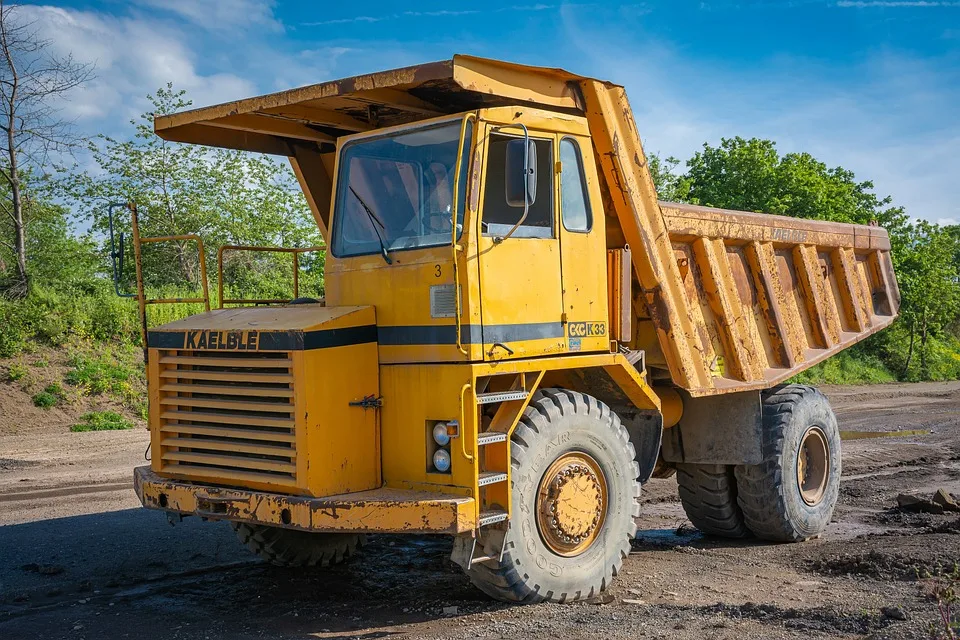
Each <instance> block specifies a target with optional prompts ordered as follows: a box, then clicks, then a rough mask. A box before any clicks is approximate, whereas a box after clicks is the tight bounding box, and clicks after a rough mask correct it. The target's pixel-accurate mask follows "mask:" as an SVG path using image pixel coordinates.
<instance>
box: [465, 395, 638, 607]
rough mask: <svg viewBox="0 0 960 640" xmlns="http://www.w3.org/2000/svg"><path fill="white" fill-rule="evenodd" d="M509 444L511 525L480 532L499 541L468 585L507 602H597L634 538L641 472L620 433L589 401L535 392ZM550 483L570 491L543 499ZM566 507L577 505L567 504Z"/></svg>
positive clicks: (606, 411)
mask: <svg viewBox="0 0 960 640" xmlns="http://www.w3.org/2000/svg"><path fill="white" fill-rule="evenodd" d="M511 442H512V446H511V447H510V458H511V459H510V463H511V470H512V487H511V491H512V494H513V513H512V517H511V521H510V525H509V527H508V528H507V529H506V531H503V530H502V529H501V530H487V529H484V530H482V531H483V534H484V535H485V536H502V537H503V544H502V547H503V553H502V555H501V556H500V559H499V560H487V561H484V562H479V563H477V564H474V565H473V566H472V567H471V568H470V569H468V570H467V575H468V576H469V577H470V581H471V582H473V584H474V585H476V586H477V587H478V588H479V589H481V590H482V591H483V592H484V593H486V594H487V595H489V596H492V597H493V598H496V599H497V600H503V601H506V602H544V601H548V602H572V601H575V600H581V599H584V598H590V597H593V596H595V595H597V594H598V593H600V592H601V591H603V590H604V589H606V588H607V587H608V586H609V585H610V582H611V580H612V579H613V577H614V576H616V575H617V572H618V571H619V570H620V566H621V565H622V563H623V559H624V558H626V557H627V554H628V553H629V552H630V541H631V540H632V539H633V537H634V535H635V534H636V532H637V525H636V523H635V522H634V518H635V517H636V516H638V515H639V513H640V506H639V504H638V503H637V498H639V497H640V483H639V482H637V477H638V476H639V475H640V467H639V466H638V464H637V462H636V461H635V460H634V457H635V456H636V452H635V450H634V447H633V444H632V443H631V442H630V437H629V435H628V433H627V430H626V428H624V426H623V425H622V424H621V423H620V418H619V417H618V416H617V415H616V414H615V413H613V412H612V411H611V410H610V408H609V407H608V406H607V405H605V404H603V403H602V402H600V401H598V400H597V399H596V398H593V397H591V396H588V395H585V394H582V393H575V392H572V391H566V390H563V389H543V390H541V391H538V392H537V393H536V394H534V396H533V398H532V399H531V401H530V405H529V406H528V407H527V409H526V411H524V414H523V416H521V418H520V423H519V424H518V425H517V428H516V431H514V433H513V437H512V440H511ZM567 460H570V461H571V462H570V463H569V466H567V467H566V468H565V467H564V466H563V465H564V461H567ZM558 465H559V466H558ZM578 465H579V466H578ZM587 467H592V469H593V472H592V475H591V472H590V471H587ZM565 470H566V471H565ZM565 473H566V475H565ZM554 479H557V480H556V482H557V483H559V486H561V487H563V490H564V491H569V492H570V493H569V494H567V493H552V491H553V490H554V489H555V487H556V486H558V485H557V484H556V483H554ZM567 482H569V483H570V484H565V483H567ZM545 487H546V488H547V489H548V490H546V491H545ZM561 496H564V497H572V498H573V500H571V501H570V502H564V501H562V500H561ZM584 496H590V497H591V498H590V499H586V498H584ZM574 501H576V502H577V505H576V506H574V507H570V506H567V505H568V504H571V503H572V502H574ZM603 504H605V509H604V508H603V507H601V506H600V505H603ZM551 507H555V510H551ZM594 509H596V510H595V511H594ZM544 513H546V514H548V515H547V516H544ZM551 513H553V514H555V516H554V518H553V519H552V520H551V518H550V516H549V514H551ZM587 513H589V514H591V515H590V516H581V514H587ZM578 518H579V520H578ZM591 523H592V524H591ZM578 527H579V528H578ZM565 537H566V539H564V538H565ZM578 541H579V542H578ZM564 544H569V545H570V548H569V549H567V550H565V549H564V548H563V545H564Z"/></svg>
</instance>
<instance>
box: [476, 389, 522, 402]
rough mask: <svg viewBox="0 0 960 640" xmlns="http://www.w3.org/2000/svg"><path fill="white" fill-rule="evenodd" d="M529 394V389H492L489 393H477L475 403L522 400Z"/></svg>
mask: <svg viewBox="0 0 960 640" xmlns="http://www.w3.org/2000/svg"><path fill="white" fill-rule="evenodd" d="M529 395H530V392H529V391H522V390H521V391H494V392H491V393H478V394H477V404H493V403H494V402H507V401H508V400H523V399H524V398H526V397H527V396H529Z"/></svg>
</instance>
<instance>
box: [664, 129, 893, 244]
mask: <svg viewBox="0 0 960 640" xmlns="http://www.w3.org/2000/svg"><path fill="white" fill-rule="evenodd" d="M678 181H679V182H681V183H683V184H684V185H685V187H686V192H685V193H683V194H682V196H683V197H684V200H685V201H687V202H691V203H693V204H702V205H706V206H710V207H722V208H727V209H737V210H741V211H757V212H762V213H775V214H779V215H787V216H794V217H797V218H809V219H812V220H833V221H835V222H852V223H855V224H869V223H871V222H876V223H879V224H881V225H882V226H884V227H886V228H887V229H888V230H893V231H897V232H898V231H900V230H901V229H903V228H904V225H906V224H907V222H908V220H907V217H906V214H905V213H904V211H903V209H902V208H900V207H893V206H891V203H892V200H891V198H890V197H889V196H888V197H885V198H879V197H878V196H877V195H876V194H875V193H874V192H873V188H874V186H873V183H872V182H870V181H861V182H858V181H857V180H856V178H855V176H854V174H853V172H852V171H848V170H846V169H844V168H843V167H835V168H832V169H831V168H829V167H827V165H826V164H824V163H823V162H820V161H819V160H817V159H816V158H814V157H813V156H811V155H810V154H808V153H788V154H786V155H784V156H781V155H780V154H779V152H778V151H777V147H776V143H775V142H773V141H771V140H760V139H757V138H751V139H749V140H746V139H744V138H740V137H736V138H723V139H721V141H720V145H719V146H717V147H714V146H711V145H709V144H706V143H704V145H703V149H702V150H700V151H698V152H697V153H695V154H694V155H693V157H692V158H691V159H690V160H688V161H687V171H686V173H685V174H684V175H683V176H681V177H680V178H678Z"/></svg>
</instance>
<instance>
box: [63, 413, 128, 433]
mask: <svg viewBox="0 0 960 640" xmlns="http://www.w3.org/2000/svg"><path fill="white" fill-rule="evenodd" d="M80 420H81V422H80V423H79V424H75V425H73V426H72V427H70V431H73V432H74V433H78V432H81V431H122V430H124V429H133V423H132V422H130V421H129V420H127V419H126V418H124V417H123V416H122V415H120V414H119V413H117V412H116V411H91V412H90V413H85V414H83V415H82V416H81V417H80Z"/></svg>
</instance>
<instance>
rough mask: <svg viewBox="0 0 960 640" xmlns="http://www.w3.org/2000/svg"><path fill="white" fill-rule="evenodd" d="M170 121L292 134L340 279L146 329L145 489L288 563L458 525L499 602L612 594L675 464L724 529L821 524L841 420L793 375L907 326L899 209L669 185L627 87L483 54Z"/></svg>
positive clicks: (234, 144) (833, 479)
mask: <svg viewBox="0 0 960 640" xmlns="http://www.w3.org/2000/svg"><path fill="white" fill-rule="evenodd" d="M156 131H157V133H158V135H160V136H162V137H164V138H166V139H168V140H174V141H181V142H190V143H197V144H206V145H213V146H221V147H228V148H234V149H243V150H248V151H254V152H261V153H269V154H274V155H279V156H285V157H287V158H289V160H290V162H291V165H292V167H293V170H294V172H295V174H296V176H297V178H298V180H299V183H300V186H301V187H302V189H303V192H304V195H305V197H306V199H307V201H308V203H309V205H310V207H311V210H312V211H313V214H314V217H315V219H316V222H317V225H318V228H319V229H320V231H321V233H322V235H323V237H324V239H325V241H326V249H327V258H326V272H325V281H326V292H325V296H324V299H322V300H312V299H297V300H293V301H291V302H290V303H289V304H276V305H271V306H255V307H251V306H239V307H238V306H235V305H234V304H233V303H236V302H237V301H236V300H225V299H224V297H223V294H222V288H221V295H220V299H219V301H218V302H219V305H218V306H219V307H220V308H218V309H212V310H210V311H208V312H207V313H203V314H199V315H196V316H192V317H189V318H186V319H183V320H180V321H177V322H173V323H169V324H166V325H163V326H159V327H151V328H148V329H147V330H146V331H145V339H146V344H147V347H148V348H147V362H148V365H147V368H148V387H149V393H150V398H149V399H150V403H149V404H150V410H149V416H150V420H149V422H150V425H149V426H150V429H151V450H152V461H151V464H150V466H149V467H141V468H138V469H137V470H136V472H135V486H136V489H137V493H138V495H139V497H140V499H141V501H142V502H143V504H144V505H145V506H147V507H150V508H156V509H164V510H167V511H170V512H174V513H178V514H187V515H190V514H194V515H200V516H202V517H205V518H212V519H223V520H228V521H230V522H231V523H232V524H233V526H234V528H235V529H236V530H237V532H238V535H239V536H240V538H241V540H243V541H244V542H245V543H247V544H248V545H249V546H250V547H251V548H252V549H254V550H255V551H257V552H258V553H260V554H261V555H262V556H264V557H265V558H266V559H268V560H270V561H273V562H275V563H278V564H286V565H302V564H327V563H330V562H335V561H338V560H340V559H342V558H343V557H345V556H346V555H349V554H350V553H352V552H353V551H355V550H356V548H357V547H358V546H359V544H360V543H361V541H362V536H363V535H364V534H366V533H443V534H449V535H453V536H455V541H456V542H455V544H454V551H453V559H454V561H455V562H457V563H458V564H460V565H461V566H462V567H463V568H464V569H465V570H466V571H467V573H468V575H469V576H470V578H471V579H472V580H473V581H474V583H475V584H477V586H478V587H480V588H481V589H483V590H484V591H485V592H487V593H489V594H491V595H492V596H494V597H497V598H501V599H504V600H509V601H536V600H544V599H546V600H560V601H563V600H568V599H574V598H580V597H587V596H588V595H590V594H592V593H595V592H596V591H598V590H600V589H602V588H604V587H605V586H606V585H607V584H608V583H609V581H610V579H611V578H612V577H613V575H615V573H616V571H617V569H618V568H619V566H620V562H621V561H622V559H623V557H625V554H626V553H627V552H628V551H629V542H630V539H631V538H632V536H633V534H634V532H635V530H636V525H635V523H634V517H635V516H636V515H637V514H638V509H639V507H638V504H637V501H636V498H637V497H638V495H639V492H640V487H641V484H642V483H643V482H645V481H646V480H647V479H649V478H650V477H651V476H653V475H654V474H655V473H657V474H669V473H672V472H674V471H679V476H678V478H679V479H680V484H681V498H682V500H683V502H684V506H685V508H687V512H688V514H689V515H690V517H691V519H692V520H693V521H694V523H695V524H697V526H700V527H701V528H702V529H704V530H705V531H707V532H709V533H714V534H718V535H731V536H736V535H745V534H747V533H750V532H752V533H754V534H756V535H758V536H761V537H765V538H769V539H775V540H802V539H806V538H808V537H811V536H813V535H817V534H818V533H819V532H820V531H821V530H822V528H823V527H824V526H825V525H826V522H828V521H829V517H830V513H831V512H832V509H833V505H834V503H835V501H836V495H837V487H838V481H839V439H838V438H839V436H838V431H837V425H836V420H835V417H834V416H833V414H832V411H831V410H830V409H829V404H828V403H826V400H825V399H824V398H823V396H822V395H819V394H818V393H816V392H815V390H812V389H809V388H806V387H796V386H795V385H793V386H791V385H787V386H785V387H784V386H776V385H778V384H779V383H781V382H783V381H784V380H786V379H787V378H789V377H790V376H792V375H794V374H795V373H797V372H798V371H800V370H802V369H804V368H806V367H808V366H810V365H811V364H813V363H815V362H817V361H819V360H822V359H823V358H826V357H828V356H829V355H831V354H833V353H836V352H837V351H839V350H840V349H842V348H844V347H845V346H848V345H849V344H853V343H854V342H856V341H858V340H861V339H863V338H864V337H866V336H868V335H870V334H871V333H874V332H876V331H878V330H880V329H881V328H883V327H884V326H886V325H888V324H889V323H890V322H892V321H893V319H894V318H895V316H896V313H897V307H898V304H899V298H898V293H897V289H896V281H895V278H894V276H893V272H892V268H891V266H890V259H889V240H888V239H887V237H886V232H884V231H883V230H882V229H878V228H876V227H860V226H855V225H837V224H832V223H813V222H808V221H799V220H794V219H790V218H782V217H775V216H765V215H762V214H751V213H744V212H725V211H720V210H714V209H708V208H704V207H692V208H691V207H688V206H685V205H671V204H669V203H659V202H658V201H657V199H656V191H655V189H654V186H653V182H652V180H651V178H650V174H649V171H648V170H647V167H646V163H645V160H644V155H643V150H642V146H641V144H640V140H639V136H638V134H637V131H636V126H635V124H634V122H633V120H632V115H631V112H630V109H629V105H628V103H627V101H626V96H625V93H624V91H623V89H622V87H618V86H617V85H612V84H609V83H604V82H601V81H597V80H593V79H590V78H584V77H582V76H577V75H574V74H570V73H568V72H565V71H562V70H557V69H542V68H534V67H525V66H520V65H512V64H508V63H502V62H498V61H492V60H484V59H479V58H473V57H469V56H457V57H455V58H454V59H453V60H451V61H448V62H442V63H434V64H430V65H422V66H418V67H412V68H408V69H401V70H397V71H390V72H384V73H378V74H371V75H368V76H360V77H356V78H350V79H347V80H340V81H335V82H327V83H322V84H318V85H312V86H309V87H303V88H300V89H294V90H291V91H286V92H282V93H278V94H271V95H268V96H261V97H258V98H251V99H247V100H242V101H238V102H235V103H229V104H225V105H218V106H214V107H207V108H204V109H199V110H194V111H189V112H184V113H182V114H173V115H169V116H161V117H158V118H157V120H156ZM135 219H136V218H135V215H134V221H135ZM134 232H135V233H134V238H135V242H137V243H139V242H141V239H140V238H139V235H138V234H137V230H136V225H134ZM156 240H158V239H142V241H144V242H146V241H156ZM269 250H279V249H276V248H269ZM303 250H306V249H296V250H294V251H295V253H294V255H295V256H296V255H297V253H296V251H303ZM201 251H202V248H201ZM222 251H223V250H222V249H221V257H222ZM295 264H296V263H295ZM139 274H140V269H139V262H138V279H139ZM219 280H220V284H221V286H222V273H221V275H220V277H219ZM138 299H139V301H140V304H141V310H142V309H143V308H144V306H145V305H146V304H147V303H148V302H149V301H148V300H147V298H146V297H145V294H144V291H143V286H142V282H140V287H139V290H138ZM208 303H209V301H208ZM791 416H800V417H798V418H793V417H791ZM771 469H772V470H773V471H770V470H771ZM774 472H776V473H774ZM771 474H772V475H771ZM778 474H779V475H778ZM784 477H787V478H797V480H796V481H795V482H793V483H792V484H791V485H790V487H789V490H788V491H786V492H784V491H781V490H780V489H781V487H780V485H781V484H782V482H783V478H784ZM738 483H739V485H738ZM778 483H779V484H778ZM737 486H740V487H741V492H745V491H746V490H748V489H749V490H750V492H751V495H753V496H755V498H756V500H755V502H756V504H753V503H751V502H750V501H749V500H746V499H744V500H741V501H740V503H738V502H737V497H736V496H737ZM711 492H712V493H711ZM778 496H780V497H778ZM784 496H786V497H784ZM770 504H775V506H776V509H778V510H777V511H776V512H775V513H774V515H773V516H771V515H770V513H769V509H768V507H769V506H770ZM764 514H766V515H764Z"/></svg>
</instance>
